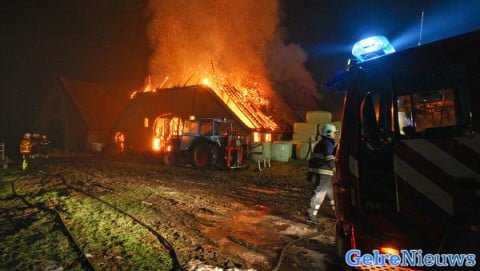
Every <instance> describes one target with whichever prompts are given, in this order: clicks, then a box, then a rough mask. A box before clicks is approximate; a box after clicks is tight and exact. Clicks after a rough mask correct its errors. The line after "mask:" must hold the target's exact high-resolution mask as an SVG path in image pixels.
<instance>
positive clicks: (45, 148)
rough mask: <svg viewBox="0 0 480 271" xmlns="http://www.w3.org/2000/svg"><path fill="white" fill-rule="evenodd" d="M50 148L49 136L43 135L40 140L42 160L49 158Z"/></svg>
mask: <svg viewBox="0 0 480 271" xmlns="http://www.w3.org/2000/svg"><path fill="white" fill-rule="evenodd" d="M49 147H50V141H49V140H48V138H47V135H42V136H41V139H40V155H41V157H42V158H48V149H49Z"/></svg>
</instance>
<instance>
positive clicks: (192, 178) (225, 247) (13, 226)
mask: <svg viewBox="0 0 480 271" xmlns="http://www.w3.org/2000/svg"><path fill="white" fill-rule="evenodd" d="M32 168H34V169H32V170H31V171H30V172H29V173H28V174H26V175H24V176H23V178H24V180H20V181H17V182H16V188H17V193H19V194H24V195H27V199H29V200H31V201H33V202H36V203H41V204H44V205H45V206H47V207H50V208H55V209H56V210H59V211H60V213H61V214H62V216H63V218H64V221H65V222H66V224H67V226H68V228H69V230H70V231H71V232H72V233H73V235H74V237H75V238H76V239H77V241H78V243H79V245H80V246H81V247H82V249H83V250H84V252H85V253H86V255H87V257H88V258H89V260H90V261H91V262H92V263H93V264H94V267H95V268H96V269H100V270H112V269H116V270H118V269H122V270H168V269H170V268H171V265H172V263H171V258H170V257H169V254H168V251H167V250H166V249H165V248H164V247H163V246H162V245H161V244H160V243H159V242H158V240H157V239H156V238H155V237H154V236H153V235H152V234H151V233H149V232H148V231H147V230H145V229H144V228H142V227H141V226H140V225H138V224H136V223H135V222H134V221H132V220H131V219H129V218H128V217H125V216H124V215H122V214H119V213H117V212H115V211H114V210H113V209H111V208H109V207H108V206H105V205H104V204H102V203H100V202H98V201H96V200H94V199H91V198H89V197H87V196H85V195H83V194H81V193H79V192H78V191H73V190H72V189H69V188H68V187H66V186H65V184H64V183H62V181H61V179H60V178H59V177H54V176H50V177H46V178H43V181H42V176H44V175H45V174H48V173H50V174H55V173H60V174H61V176H63V177H64V179H65V180H66V181H67V182H68V183H69V184H71V185H72V186H75V187H78V188H81V189H83V190H85V191H88V192H89V193H91V194H93V195H95V196H98V197H100V198H101V199H103V200H105V201H107V202H110V203H112V204H113V205H115V206H117V207H119V208H121V209H123V210H126V211H127V212H129V213H130V214H132V215H134V216H135V217H137V218H139V219H140V220H141V221H144V222H145V223H146V224H148V225H151V226H152V227H153V228H154V229H155V230H157V231H158V232H159V233H160V234H162V235H163V236H164V237H165V238H166V239H167V240H168V241H170V243H172V244H173V246H174V247H175V250H176V252H177V255H178V257H179V260H180V262H181V264H183V265H184V266H187V264H188V263H190V266H192V265H193V263H194V262H195V260H198V261H196V262H202V263H205V264H209V265H213V266H219V267H223V268H234V267H237V268H254V269H257V270H270V269H272V268H273V266H274V265H275V264H276V261H277V259H278V255H279V252H280V250H281V249H282V247H283V246H284V245H285V244H286V243H288V242H289V241H291V240H294V239H296V238H298V237H300V236H304V235H307V234H312V233H315V232H316V231H324V232H325V233H324V234H321V235H320V236H319V237H316V238H315V239H310V240H309V241H302V242H299V243H297V244H296V245H294V246H292V247H291V248H290V249H289V250H288V252H287V254H286V257H285V261H284V263H283V264H282V268H281V269H280V270H341V269H342V268H341V267H339V266H336V262H337V259H336V258H335V256H333V254H334V253H333V251H334V246H333V227H334V220H333V219H331V218H322V224H321V225H319V226H318V227H314V226H311V225H308V224H305V222H304V213H305V211H306V208H307V204H308V202H309V197H310V195H311V191H312V190H313V184H312V183H308V182H306V181H305V172H306V169H305V165H304V164H303V163H290V164H281V163H274V164H273V168H271V169H266V170H264V171H263V172H262V173H258V172H255V171H254V170H253V169H252V170H244V171H235V172H230V171H201V170H195V169H191V168H186V167H166V166H163V165H160V164H159V163H156V162H145V161H139V160H138V161H133V162H132V161H130V160H126V159H115V160H106V159H97V158H82V159H50V160H48V162H41V163H39V162H37V164H36V165H33V166H32ZM4 174H6V173H5V172H4ZM10 174H14V172H12V171H10ZM14 176H15V175H14ZM11 180H13V177H12V176H5V177H3V179H2V182H1V184H2V194H1V195H0V196H1V198H2V200H1V201H0V213H1V220H0V236H1V237H0V251H1V252H0V253H1V255H0V269H2V270H3V269H20V270H25V269H39V270H62V268H65V269H68V268H71V269H74V270H75V269H77V270H78V269H82V265H81V264H80V261H79V255H78V254H79V253H78V252H76V251H75V250H74V249H72V248H71V246H70V245H69V243H68V240H67V239H66V237H65V236H64V234H63V233H62V232H61V231H60V230H59V226H58V225H56V224H55V221H54V218H53V216H51V215H49V214H46V213H44V212H38V210H36V209H35V208H29V207H27V206H26V205H25V204H24V203H22V202H21V201H20V200H19V199H18V198H15V197H13V196H12V192H11V191H10V186H9V183H10V181H11ZM324 213H328V212H327V211H325V210H324Z"/></svg>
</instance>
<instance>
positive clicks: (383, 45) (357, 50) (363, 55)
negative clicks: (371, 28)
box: [352, 36, 395, 62]
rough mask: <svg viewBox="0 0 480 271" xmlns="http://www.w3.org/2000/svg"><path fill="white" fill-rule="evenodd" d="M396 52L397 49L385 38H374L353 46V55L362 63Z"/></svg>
mask: <svg viewBox="0 0 480 271" xmlns="http://www.w3.org/2000/svg"><path fill="white" fill-rule="evenodd" d="M394 52H395V48H393V46H392V45H391V44H390V42H389V41H388V39H387V38H386V37H385V36H373V37H369V38H366V39H363V40H361V41H358V42H357V43H355V44H354V45H353V48H352V55H354V56H355V57H356V58H357V59H358V60H359V61H360V62H363V61H367V60H370V59H374V58H377V57H381V56H384V55H388V54H391V53H394Z"/></svg>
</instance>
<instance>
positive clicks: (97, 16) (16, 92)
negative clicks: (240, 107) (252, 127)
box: [0, 0, 480, 148]
mask: <svg viewBox="0 0 480 271" xmlns="http://www.w3.org/2000/svg"><path fill="white" fill-rule="evenodd" d="M172 1H174V0H172ZM146 5H147V0H102V1H93V0H92V1H86V0H84V1H81V0H68V1H65V0H42V1H40V0H37V1H33V0H3V1H2V3H1V4H0V141H2V140H5V139H4V138H6V140H7V141H8V142H17V141H18V139H19V136H21V134H22V133H23V132H24V131H25V130H28V129H30V128H29V127H30V125H31V120H32V119H33V117H32V115H34V114H35V112H36V110H38V108H39V102H38V101H39V99H40V100H41V97H42V95H43V94H44V93H45V92H46V90H48V88H49V87H50V86H49V84H50V83H51V82H52V78H55V77H56V76H58V75H64V76H67V77H70V78H74V79H81V80H87V81H97V82H103V83H117V84H119V85H122V86H124V88H125V89H133V88H136V87H139V86H141V85H142V84H143V79H144V77H145V76H146V75H147V73H148V68H147V63H148V55H149V49H148V45H147V44H148V42H147V40H146V37H145V31H146V21H147V18H146V17H145V16H144V15H145V7H146ZM282 6H283V10H284V22H283V25H284V26H285V27H286V28H287V29H288V33H289V36H288V39H289V41H290V42H294V43H298V44H300V45H301V46H302V47H303V48H304V49H305V50H306V51H307V52H308V54H309V62H308V68H309V69H310V71H311V72H312V74H313V75H314V78H315V79H316V80H317V83H319V84H320V83H322V82H324V81H326V80H328V79H329V78H330V77H331V76H332V75H333V74H334V73H335V72H336V71H337V70H339V69H341V68H342V67H343V66H344V65H345V63H346V60H347V59H348V58H349V57H350V50H351V46H352V45H353V43H354V42H355V41H357V40H358V39H360V38H362V37H366V36H368V35H373V34H384V35H386V36H387V37H389V38H390V40H391V41H392V43H393V45H394V46H395V47H396V48H397V49H405V48H408V47H412V46H415V44H416V43H417V41H418V31H419V23H420V13H421V11H422V10H424V11H425V28H424V42H429V41H434V40H437V39H441V38H443V37H447V36H452V35H455V34H459V33H463V32H468V31H471V30H474V29H478V28H480V1H475V0H471V1H467V0H463V1H452V0H450V1H433V0H430V1H426V0H416V1H415V0H403V1H371V0H364V1H340V0H338V1H300V0H283V1H282ZM15 144H16V143H15ZM15 148H16V146H15Z"/></svg>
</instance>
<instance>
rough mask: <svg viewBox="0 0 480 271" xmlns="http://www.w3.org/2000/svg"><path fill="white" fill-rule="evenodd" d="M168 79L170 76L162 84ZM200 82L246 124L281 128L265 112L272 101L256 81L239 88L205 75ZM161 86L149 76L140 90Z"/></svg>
mask: <svg viewBox="0 0 480 271" xmlns="http://www.w3.org/2000/svg"><path fill="white" fill-rule="evenodd" d="M167 79H168V77H167V78H166V79H165V80H164V82H163V83H162V84H161V86H162V85H164V83H165V81H166V80H167ZM199 83H200V84H201V85H203V86H205V87H208V88H206V89H207V90H210V91H213V92H214V93H215V94H216V95H217V96H218V97H219V98H220V99H221V100H222V101H223V102H224V103H225V105H226V106H227V107H228V108H229V109H230V110H231V111H232V112H233V113H234V114H235V115H236V116H237V117H238V119H240V120H241V121H242V122H243V124H244V125H245V126H247V127H249V128H251V129H257V130H271V131H275V130H278V129H279V126H278V124H277V123H276V122H275V121H274V120H273V119H272V118H271V117H269V116H267V114H266V112H265V111H267V110H268V109H269V108H271V105H270V102H269V101H268V100H267V99H266V98H265V97H263V96H262V95H261V93H260V91H259V90H258V89H255V88H254V86H255V84H254V83H252V84H251V85H252V88H247V87H240V88H239V87H236V86H234V85H233V84H232V83H229V82H227V81H226V80H225V79H223V80H222V79H220V78H216V77H214V76H209V77H204V78H203V79H202V80H201V81H200V82H199ZM161 86H159V87H156V88H155V87H152V85H151V80H150V77H149V79H148V81H147V84H146V86H145V88H144V89H143V90H142V91H140V92H142V93H145V92H156V91H157V90H159V89H160V87H161ZM159 91H161V90H159ZM137 93H138V92H137V91H134V92H133V93H132V94H131V95H130V99H133V98H135V96H136V95H137Z"/></svg>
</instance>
